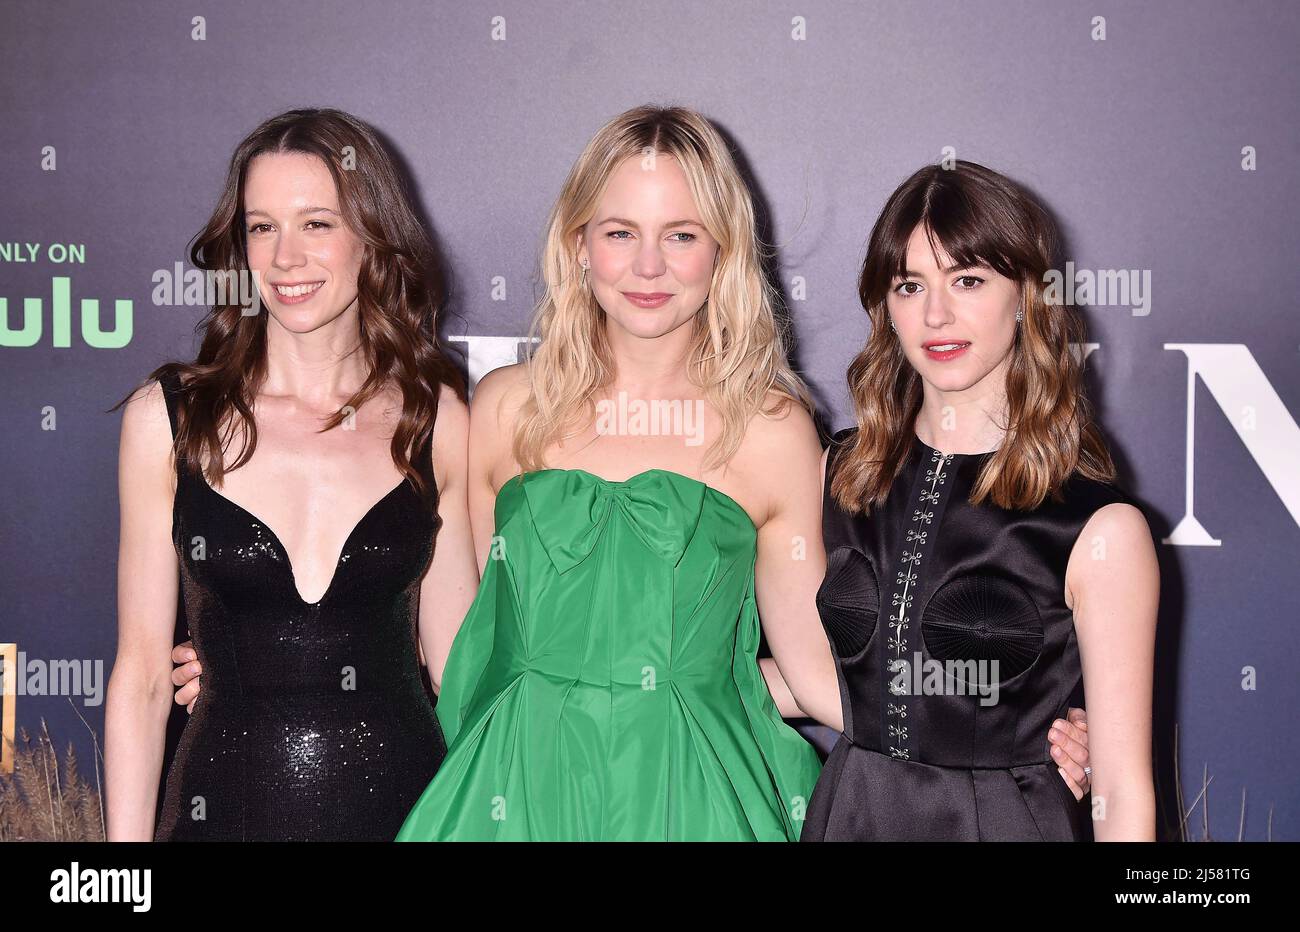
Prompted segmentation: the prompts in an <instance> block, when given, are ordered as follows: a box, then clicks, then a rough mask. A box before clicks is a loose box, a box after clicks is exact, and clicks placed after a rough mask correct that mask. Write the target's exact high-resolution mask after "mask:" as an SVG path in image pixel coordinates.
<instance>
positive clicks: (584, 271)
mask: <svg viewBox="0 0 1300 932" xmlns="http://www.w3.org/2000/svg"><path fill="white" fill-rule="evenodd" d="M582 287H584V288H585V287H587V261H586V260H585V259H584V260H583V262H582Z"/></svg>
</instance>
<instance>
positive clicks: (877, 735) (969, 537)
mask: <svg viewBox="0 0 1300 932" xmlns="http://www.w3.org/2000/svg"><path fill="white" fill-rule="evenodd" d="M850 434H851V431H841V432H840V433H839V434H837V435H836V438H835V440H836V443H835V445H834V446H832V448H831V454H830V460H829V462H828V464H827V470H826V473H827V483H826V488H825V490H824V495H825V498H824V502H825V504H824V508H823V529H824V533H825V539H826V553H827V571H826V578H825V580H824V582H823V583H822V586H821V589H820V590H819V592H818V594H817V603H818V609H819V611H820V613H821V616H822V622H823V625H824V626H825V628H826V631H827V635H828V637H829V639H830V641H831V645H832V648H833V650H834V651H835V654H836V667H837V669H838V672H839V680H840V695H841V701H842V705H843V711H844V734H843V735H842V736H841V737H840V738H839V740H838V742H837V743H836V745H835V747H834V748H833V750H832V751H831V754H830V756H829V758H828V759H827V761H826V765H825V767H824V768H823V770H822V775H821V778H820V779H819V781H818V783H817V787H816V789H815V790H814V791H813V795H812V799H811V800H810V802H809V806H808V814H807V819H806V821H805V823H804V828H803V832H802V834H801V839H802V840H804V841H834V840H862V841H891V840H900V841H902V840H909V841H976V840H1049V841H1069V840H1080V839H1083V838H1086V837H1087V829H1088V826H1087V822H1086V820H1087V811H1086V807H1085V806H1084V805H1083V804H1081V803H1078V802H1076V801H1075V799H1074V796H1073V794H1072V793H1071V792H1070V789H1069V787H1067V786H1066V784H1065V782H1064V781H1063V780H1062V779H1061V777H1060V775H1059V773H1058V772H1057V765H1056V763H1055V762H1054V761H1053V760H1052V757H1051V754H1050V745H1049V742H1048V739H1047V732H1048V730H1049V728H1050V727H1051V723H1052V721H1053V720H1054V719H1056V718H1064V717H1065V713H1066V709H1067V708H1068V707H1069V706H1070V705H1075V706H1079V705H1082V704H1083V692H1082V689H1083V674H1082V668H1081V666H1080V660H1079V645H1078V642H1077V640H1076V638H1075V631H1074V622H1073V616H1072V614H1071V612H1070V609H1069V608H1068V607H1067V606H1066V604H1065V597H1064V589H1065V570H1066V564H1067V562H1068V560H1069V557H1070V553H1071V550H1072V548H1073V547H1074V544H1075V541H1076V540H1077V539H1078V536H1079V533H1080V531H1081V530H1082V529H1083V526H1084V524H1086V523H1087V521H1088V519H1089V517H1091V516H1092V514H1093V512H1095V511H1096V510H1097V509H1098V508H1100V507H1102V506H1104V505H1107V504H1110V503H1111V502H1121V501H1129V499H1128V498H1127V497H1126V496H1125V495H1124V493H1123V492H1121V491H1120V490H1119V489H1117V488H1115V487H1114V486H1111V485H1107V484H1104V483H1100V482H1094V481H1091V480H1088V479H1084V478H1082V477H1080V476H1078V475H1075V476H1073V477H1071V479H1070V480H1069V481H1068V482H1066V483H1065V485H1064V487H1063V489H1062V494H1063V500H1062V501H1053V500H1052V499H1051V498H1050V497H1049V498H1048V500H1047V501H1045V502H1044V503H1043V504H1042V505H1040V506H1039V507H1038V508H1036V509H1034V510H1032V511H1009V510H1004V509H1001V508H998V507H997V506H995V505H993V504H991V503H989V502H985V503H982V504H980V505H972V504H970V502H969V501H968V498H969V496H970V492H971V489H972V488H973V486H974V483H975V481H976V478H977V476H978V474H979V471H980V467H981V466H982V465H983V463H984V462H985V461H986V460H987V459H988V458H989V457H991V456H992V454H991V453H982V454H949V455H944V454H942V453H940V452H939V451H938V450H935V449H933V448H931V447H929V446H927V445H926V444H924V443H922V442H921V441H920V439H914V442H913V444H912V448H911V451H910V453H909V455H908V460H907V462H906V464H905V466H904V468H903V470H902V472H901V473H900V474H899V477H898V479H897V480H896V481H895V483H894V486H893V488H892V489H891V490H890V493H889V496H888V498H887V500H886V501H885V503H884V505H883V506H881V507H880V508H878V509H873V511H872V512H871V514H870V515H869V516H866V517H864V516H863V515H861V514H858V515H851V514H849V513H848V512H846V511H844V510H843V509H841V508H840V507H839V505H838V504H837V503H836V502H835V500H834V499H833V498H832V496H831V493H830V480H831V478H832V476H833V470H834V466H835V462H836V452H837V451H838V450H839V449H841V448H842V446H843V443H844V442H845V441H847V440H848V439H849V436H850ZM1085 799H1086V797H1085Z"/></svg>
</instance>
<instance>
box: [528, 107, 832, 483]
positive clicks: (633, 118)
mask: <svg viewBox="0 0 1300 932" xmlns="http://www.w3.org/2000/svg"><path fill="white" fill-rule="evenodd" d="M666 156H671V157H672V158H674V159H676V160H677V162H678V163H679V164H680V165H681V168H682V170H683V171H684V172H685V174H686V179H687V182H688V184H689V185H690V189H691V194H692V196H693V197H694V199H695V204H696V207H697V208H698V209H699V211H700V218H701V221H702V222H703V224H704V227H705V229H707V230H708V232H709V235H710V236H712V237H713V238H714V239H715V240H716V241H717V243H718V258H717V261H716V263H715V265H714V270H713V278H712V282H711V284H710V287H709V296H708V298H707V300H706V301H705V302H704V304H703V305H701V307H700V309H699V311H698V312H697V314H696V316H695V322H694V323H695V339H694V342H693V343H692V345H691V348H690V352H689V354H688V356H687V377H688V378H689V379H690V381H691V382H692V384H694V385H696V386H698V387H699V388H700V389H701V390H702V391H703V392H704V393H705V397H706V398H707V399H708V401H709V403H710V404H711V405H712V406H713V407H714V409H715V410H717V411H718V412H719V415H720V418H721V421H722V431H721V433H720V435H719V437H718V438H717V439H716V440H715V441H714V443H713V444H712V445H711V446H710V447H709V449H708V451H707V454H706V457H705V468H706V469H707V468H713V467H715V466H721V465H724V464H725V463H727V462H728V461H729V460H730V459H731V457H732V456H733V455H734V454H735V452H736V449H737V448H738V447H739V446H740V443H741V440H742V438H743V436H744V432H745V426H746V425H747V424H748V423H749V420H750V418H751V417H752V416H753V415H754V414H756V413H759V412H762V413H764V414H772V413H775V412H776V411H778V410H785V406H786V405H788V404H789V403H791V402H794V403H797V404H801V405H803V406H804V407H805V408H806V409H808V411H809V412H810V413H811V411H812V400H811V397H810V395H809V393H808V389H807V386H805V385H804V383H803V381H802V380H801V379H800V378H799V377H798V376H797V375H796V374H795V373H794V371H793V370H792V369H791V368H790V365H789V363H788V361H787V357H786V343H787V341H786V333H785V331H784V328H783V327H782V326H781V325H780V324H779V323H778V320H777V307H778V305H779V301H780V298H779V295H778V294H777V293H776V291H775V289H774V288H773V287H772V286H771V284H770V283H769V281H768V279H767V278H766V277H765V275H764V272H763V259H764V253H763V249H762V247H761V246H760V244H759V241H758V236H757V233H756V230H755V214H754V202H753V199H752V197H751V195H750V192H749V189H748V187H747V186H746V185H745V182H744V181H743V180H742V178H741V175H740V172H739V171H738V169H737V168H736V163H735V161H734V160H733V159H732V156H731V152H730V150H729V149H728V147H727V144H726V143H725V142H724V140H723V138H722V136H721V135H720V134H719V133H718V131H717V130H716V129H714V127H713V126H712V125H710V124H709V122H708V121H707V120H705V119H704V117H702V116H700V114H698V113H696V112H694V111H692V110H687V109H684V108H681V107H654V106H642V107H637V108H635V109H632V110H628V111H627V112H626V113H623V114H621V115H620V116H618V117H616V118H615V119H613V120H611V121H610V122H609V123H607V124H605V126H604V127H602V128H601V130H600V131H599V132H598V133H596V135H595V137H594V138H593V139H592V140H591V142H589V143H588V144H587V147H586V149H584V150H583V152H582V155H581V156H579V157H578V161H577V162H576V163H575V164H574V166H573V168H572V170H571V171H570V172H569V177H568V178H567V179H566V180H565V182H564V188H563V189H562V190H561V192H560V196H559V199H558V200H557V201H556V203H555V206H554V208H553V209H552V210H551V215H550V219H549V221H548V226H547V232H546V242H545V244H544V246H543V252H542V261H541V266H542V269H541V271H542V279H543V284H544V286H545V292H544V294H543V296H542V299H541V301H540V302H539V303H538V305H537V309H536V314H535V316H534V319H533V325H532V329H531V333H530V336H532V337H540V342H539V343H537V344H536V345H535V346H534V344H533V342H532V341H531V340H530V341H529V346H530V351H529V353H528V358H527V363H526V364H527V371H528V381H529V395H528V397H527V398H526V399H525V400H524V402H523V405H522V407H521V408H520V416H519V420H518V421H517V424H518V426H517V428H516V432H515V436H514V448H513V449H514V456H515V459H516V461H517V462H518V463H519V464H520V466H521V468H522V469H524V470H525V471H530V470H535V469H541V468H544V466H545V463H544V462H543V459H542V454H543V453H544V451H545V450H546V449H547V447H549V446H550V445H551V444H553V443H559V442H562V441H563V439H564V437H565V436H566V434H567V432H569V431H571V430H575V429H579V430H580V429H582V428H583V427H584V426H585V425H586V424H588V423H589V422H590V419H591V418H592V417H594V412H595V395H596V393H597V392H598V391H599V390H600V389H601V388H603V387H605V386H607V385H608V384H609V383H610V381H611V379H612V378H613V376H614V359H613V355H612V353H611V350H610V347H609V344H608V341H607V339H606V333H605V312H604V311H603V310H602V309H601V307H600V304H599V303H598V302H597V300H596V297H595V295H594V294H593V293H592V291H591V289H590V288H587V287H586V286H585V285H584V284H583V280H582V268H581V266H580V265H579V263H578V251H577V242H578V237H579V234H580V233H581V232H582V231H583V229H584V227H585V226H586V224H587V223H589V222H590V221H591V219H592V217H593V216H594V215H595V212H596V207H597V205H598V203H599V201H600V198H601V195H602V194H603V193H604V190H605V187H606V184H607V183H608V181H609V178H610V175H612V174H613V172H614V170H615V169H616V168H617V167H618V166H619V165H621V164H622V163H623V161H624V160H625V159H629V158H637V159H640V158H646V157H655V158H663V157H666ZM770 392H776V393H777V395H778V396H780V397H778V398H777V399H776V400H775V402H774V403H773V405H772V406H771V407H768V408H765V407H764V403H765V401H766V399H767V397H768V395H769V393H770Z"/></svg>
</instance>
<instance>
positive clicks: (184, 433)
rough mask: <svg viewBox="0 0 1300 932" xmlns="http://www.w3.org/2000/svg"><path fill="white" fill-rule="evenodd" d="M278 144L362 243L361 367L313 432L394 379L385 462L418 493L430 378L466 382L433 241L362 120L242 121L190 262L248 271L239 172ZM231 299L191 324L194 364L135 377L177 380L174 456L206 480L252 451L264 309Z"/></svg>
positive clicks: (433, 403)
mask: <svg viewBox="0 0 1300 932" xmlns="http://www.w3.org/2000/svg"><path fill="white" fill-rule="evenodd" d="M277 152H295V153H303V154H306V155H314V156H316V157H317V158H319V159H320V160H321V161H322V162H324V163H325V165H326V167H327V168H328V169H329V172H330V175H331V177H332V178H333V179H334V185H335V187H336V189H337V191H338V198H339V209H340V211H341V212H342V215H343V219H344V221H345V222H346V223H347V225H348V227H349V228H350V229H351V230H352V232H353V233H354V234H355V235H356V236H357V237H358V238H359V239H360V240H361V242H362V246H363V255H362V260H361V268H360V271H359V272H358V274H357V310H358V314H359V322H358V323H359V331H360V338H361V342H360V347H359V350H358V352H359V353H360V354H361V355H362V357H363V359H364V360H365V363H366V367H367V370H368V375H367V378H366V381H365V382H364V383H363V384H362V385H361V387H360V388H359V389H358V390H357V391H356V393H355V394H353V395H352V397H351V398H349V399H348V400H347V402H346V403H345V405H344V406H343V407H342V408H340V409H339V411H337V412H336V413H335V414H334V415H332V416H331V417H330V419H329V421H328V422H327V423H326V424H325V426H324V427H322V428H321V429H322V431H324V430H330V429H331V428H334V427H337V426H338V425H339V424H340V423H342V422H343V420H344V418H345V413H344V412H345V411H346V410H348V409H351V410H353V411H356V410H359V409H360V408H361V406H362V405H363V404H364V403H365V402H366V401H368V400H369V399H371V398H373V397H375V396H376V395H377V394H379V392H380V391H382V390H383V388H384V387H385V386H386V385H387V384H389V383H392V384H395V385H396V386H397V387H398V388H399V389H400V391H401V394H402V414H401V416H400V419H399V421H398V425H397V429H396V431H395V433H394V435H393V440H392V456H393V462H394V463H395V464H396V465H397V468H398V470H399V471H400V472H402V473H404V474H406V475H407V476H408V477H409V478H410V479H411V481H412V482H414V483H415V484H416V487H417V488H418V489H419V490H420V491H421V492H422V493H424V494H428V493H429V492H430V491H431V490H428V489H425V482H424V478H423V476H422V475H421V473H420V470H418V469H416V468H414V467H413V466H412V464H411V459H412V455H413V452H414V451H419V450H422V449H423V447H424V445H425V444H427V443H428V442H429V440H430V438H431V437H432V434H433V426H434V422H435V420H436V419H437V413H438V397H439V390H440V386H441V385H444V384H445V385H448V386H450V387H451V388H452V389H453V390H454V391H455V392H456V394H457V396H458V397H460V398H461V399H462V400H464V399H465V397H466V393H465V382H464V379H463V377H462V376H461V373H460V371H459V369H458V368H457V367H456V366H455V365H454V364H453V362H452V361H451V358H450V356H449V354H447V353H446V352H445V351H444V349H443V348H442V346H441V344H440V342H439V338H438V333H437V315H438V309H439V301H440V298H441V293H442V290H443V280H442V275H441V271H440V268H439V265H438V262H437V257H436V253H435V251H434V247H433V243H432V240H431V238H430V236H429V233H428V231H427V230H426V229H425V227H424V226H423V224H422V223H421V222H420V220H419V218H418V217H417V215H416V213H415V210H414V208H413V207H412V201H411V199H410V196H409V193H408V191H407V190H406V185H405V184H404V183H403V181H402V176H401V174H400V173H399V171H398V168H397V164H396V162H395V161H394V159H393V156H392V155H391V154H390V153H389V151H388V149H387V147H386V146H385V145H384V144H383V143H382V142H381V141H380V139H379V137H378V135H377V134H376V133H375V131H374V130H373V129H372V128H371V127H370V126H368V125H367V124H365V123H363V122H362V121H361V120H358V119H357V118H356V117H354V116H352V115H351V114H348V113H344V112H343V111H341V110H332V109H318V110H317V109H313V110H290V111H288V112H286V113H282V114H280V115H279V116H275V117H272V118H271V119H269V120H267V121H266V122H264V123H263V124H262V125H261V126H259V127H257V128H256V129H255V130H253V132H252V133H250V134H249V135H248V136H247V137H246V138H245V139H244V140H243V141H242V142H240V144H239V145H238V146H237V147H236V149H235V152H234V154H233V155H232V156H231V158H230V166H229V169H228V171H227V173H226V181H225V185H224V187H223V189H222V191H221V195H220V197H219V198H218V200H217V206H216V209H215V210H214V211H213V213H212V216H211V217H210V218H209V220H208V222H207V224H206V226H204V228H203V230H202V231H201V232H200V233H199V234H198V235H197V236H195V238H194V240H193V242H192V244H191V247H190V259H191V262H192V263H193V265H194V266H195V268H198V269H202V270H205V271H215V272H228V271H237V272H242V273H244V274H246V275H247V274H248V260H247V253H246V243H247V239H246V237H247V234H246V228H245V223H244V181H245V178H246V176H247V173H248V166H249V163H250V162H252V161H253V159H254V158H256V157H257V156H259V155H262V154H263V153H277ZM345 153H346V154H348V156H349V158H350V162H349V164H347V165H345V164H343V159H344V155H345ZM232 290H233V289H232ZM238 301H239V297H238V295H237V294H232V295H230V296H229V297H228V299H227V300H226V303H224V304H218V305H216V306H213V307H212V308H210V309H209V312H208V314H207V316H206V317H204V319H203V320H202V321H200V322H199V324H198V326H197V328H196V329H197V330H198V331H200V332H202V334H203V339H202V343H201V345H200V348H199V353H198V358H197V359H195V361H194V362H193V363H177V362H172V363H167V364H165V365H163V366H160V367H158V369H156V370H154V372H152V373H150V375H149V378H148V379H147V380H146V383H147V381H149V380H153V379H155V378H159V377H160V376H162V375H164V374H166V373H167V372H169V371H170V372H175V373H177V374H178V375H181V376H183V377H184V378H182V386H183V387H182V392H183V395H184V399H183V404H182V405H181V410H182V411H183V412H184V417H183V418H182V420H181V423H180V424H179V425H178V431H177V436H176V444H175V450H176V454H177V461H178V462H179V463H184V464H186V466H187V468H191V469H197V468H198V466H197V464H199V463H202V462H203V461H204V460H206V461H207V465H206V467H205V469H204V471H205V473H206V474H207V476H208V477H209V478H210V479H211V480H213V481H214V482H220V481H221V478H222V476H223V475H224V474H225V472H226V471H227V470H233V469H238V468H239V467H240V466H242V465H244V464H245V463H246V462H248V460H249V459H250V458H251V457H252V455H253V451H254V450H255V449H256V448H257V425H256V423H255V421H254V419H253V400H254V398H255V397H256V395H257V391H258V389H259V388H260V386H261V384H262V381H263V380H264V379H265V376H266V327H267V317H268V314H269V312H268V311H267V310H266V308H265V307H264V306H263V307H262V309H261V311H260V313H259V314H257V315H256V316H245V314H244V309H243V308H242V307H241V306H240V305H239V303H238ZM133 394H134V393H133ZM128 397H129V396H128ZM119 404H121V402H119ZM235 421H242V427H243V445H242V448H241V451H240V455H239V457H238V458H237V459H236V460H235V462H234V463H233V464H232V465H230V466H229V467H226V466H224V464H223V457H224V449H225V446H226V445H227V444H228V443H229V442H230V439H231V437H232V436H233V428H234V422H235ZM223 425H224V427H223ZM223 435H224V439H223Z"/></svg>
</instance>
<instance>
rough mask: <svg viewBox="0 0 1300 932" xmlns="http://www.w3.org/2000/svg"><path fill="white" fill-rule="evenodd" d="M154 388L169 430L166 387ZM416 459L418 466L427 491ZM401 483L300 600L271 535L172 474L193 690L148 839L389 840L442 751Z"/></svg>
mask: <svg viewBox="0 0 1300 932" xmlns="http://www.w3.org/2000/svg"><path fill="white" fill-rule="evenodd" d="M176 379H177V377H176V376H175V374H171V375H170V376H168V377H165V378H164V379H163V380H162V385H163V388H164V391H165V393H166V398H167V411H168V415H169V416H170V418H171V422H172V431H173V434H174V433H175V430H176V419H177V406H178V394H177V392H178V390H179V383H178V382H177V381H176ZM429 457H430V451H429V449H428V445H427V444H426V445H425V449H424V450H423V452H422V454H421V456H420V457H419V468H420V469H421V470H422V471H423V472H422V475H424V477H425V479H427V481H428V482H429V486H430V488H431V489H435V490H436V487H435V486H434V484H433V479H434V477H433V475H432V465H431V463H430V462H429ZM434 496H435V504H434V506H433V507H431V506H430V504H429V503H428V502H427V501H426V500H423V499H422V498H421V496H420V494H419V492H418V490H417V489H416V488H415V486H414V485H413V484H412V483H411V482H410V480H409V479H405V478H404V479H403V480H402V482H401V484H400V485H398V486H396V487H395V488H394V489H392V490H391V491H390V492H389V493H388V494H387V495H385V496H384V497H383V498H382V499H380V500H379V501H378V502H376V503H375V505H374V506H373V507H372V508H371V509H370V511H368V512H367V513H366V514H365V515H364V516H363V517H362V518H361V520H360V521H359V522H358V523H357V524H356V526H355V527H354V528H353V529H352V532H351V533H350V534H349V535H348V538H347V541H346V543H345V544H344V546H343V551H342V553H341V554H340V556H339V561H338V564H337V566H336V567H335V572H334V577H333V579H332V580H331V582H330V584H329V588H328V589H327V590H326V592H325V594H324V596H322V597H321V599H320V600H319V601H317V602H312V603H308V602H305V601H303V599H302V597H301V596H300V595H299V593H298V588H297V586H296V584H295V582H294V577H293V570H292V567H291V566H290V564H289V558H288V555H287V553H286V551H285V549H284V546H283V545H282V544H281V543H280V541H279V540H278V539H277V538H276V536H275V534H274V533H273V532H272V531H271V529H270V528H269V527H268V526H267V525H266V524H264V523H263V522H261V521H259V520H258V519H257V518H256V517H255V516H254V515H252V514H250V513H249V512H248V511H246V510H245V509H244V508H242V507H241V506H239V505H237V504H235V503H234V502H233V501H231V500H230V499H227V498H226V497H225V496H223V495H221V494H220V493H218V492H217V491H216V490H215V489H213V488H212V487H211V486H210V485H208V483H207V482H206V480H205V479H204V478H203V477H202V475H201V474H198V473H192V472H190V471H189V470H187V469H180V470H178V476H177V489H176V498H175V504H174V508H173V512H172V539H173V541H174V543H175V546H176V551H177V553H178V555H179V557H180V572H181V587H182V593H183V598H184V603H185V612H186V616H187V619H188V622H189V626H190V634H191V637H192V638H193V641H194V647H195V650H196V652H197V653H198V656H199V660H200V662H201V663H202V665H203V679H202V691H201V693H200V695H199V699H198V702H197V703H196V704H195V707H194V714H193V715H192V717H191V718H190V719H189V721H188V722H187V723H186V726H185V730H184V732H183V733H182V735H181V740H180V744H179V746H178V748H177V751H176V755H175V759H174V761H173V762H172V766H171V769H170V770H169V771H168V775H167V787H166V792H165V795H164V799H163V806H162V815H161V817H160V819H159V823H158V828H157V832H156V836H155V837H156V840H160V841H171V840H211V841H218V840H220V841H254V840H266V841H271V840H278V841H285V840H292V841H348V840H353V841H391V840H392V839H393V838H394V836H395V835H396V834H397V830H398V829H399V828H400V827H401V825H402V820H403V819H405V818H406V814H407V812H409V811H410V809H411V806H412V805H413V804H414V803H415V801H416V799H418V798H419V796H420V793H421V792H423V790H424V788H425V786H426V785H428V783H429V781H430V780H431V779H432V778H433V775H434V773H435V772H436V771H437V769H438V765H439V764H440V763H441V761H442V758H443V755H444V754H445V753H446V746H445V744H444V742H443V739H442V732H441V730H440V729H439V727H438V720H437V718H436V717H435V715H434V710H433V705H432V703H431V702H430V700H429V697H428V694H427V692H426V691H425V688H424V685H423V681H422V679H421V675H420V667H419V658H418V655H417V653H416V627H417V620H418V609H419V596H420V580H421V577H422V576H423V574H424V572H425V570H426V569H427V567H428V565H429V562H430V560H431V559H432V556H433V548H434V540H435V537H436V535H437V532H438V528H439V526H440V520H439V518H438V516H437V510H436V491H435V492H434Z"/></svg>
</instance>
